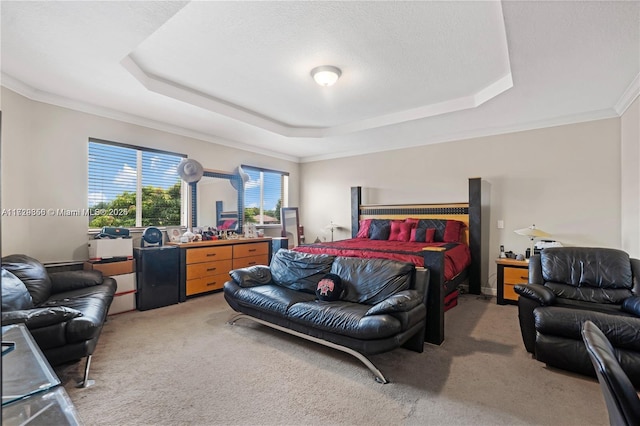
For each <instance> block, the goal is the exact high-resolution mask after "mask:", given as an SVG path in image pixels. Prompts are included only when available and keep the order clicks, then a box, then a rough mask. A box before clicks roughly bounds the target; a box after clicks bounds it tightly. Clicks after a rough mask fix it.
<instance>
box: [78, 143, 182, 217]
mask: <svg viewBox="0 0 640 426" xmlns="http://www.w3.org/2000/svg"><path fill="white" fill-rule="evenodd" d="M184 157H186V156H185V155H180V154H174V153H170V152H163V151H157V150H151V149H147V148H140V147H136V146H131V145H123V144H119V143H114V142H106V141H100V140H96V139H90V140H89V185H88V186H89V191H88V194H89V199H88V201H89V202H88V206H89V209H88V216H89V228H102V227H103V226H124V227H143V226H180V225H183V222H184V220H183V212H184V208H183V204H184V203H183V197H182V194H183V191H182V181H181V179H180V177H179V176H178V173H177V167H178V164H180V161H182V159H183V158H184Z"/></svg>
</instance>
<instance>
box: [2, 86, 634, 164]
mask: <svg viewBox="0 0 640 426" xmlns="http://www.w3.org/2000/svg"><path fill="white" fill-rule="evenodd" d="M0 77H1V79H2V80H1V83H2V86H4V87H6V88H7V89H9V90H12V91H14V92H16V93H18V94H20V95H22V96H24V97H26V98H28V99H31V100H33V101H37V102H44V103H47V104H51V105H56V106H59V107H63V108H68V109H71V110H75V111H79V112H84V113H88V114H92V115H97V116H100V117H104V118H109V119H113V120H118V121H122V122H125V123H130V124H135V125H138V126H143V127H147V128H150V129H154V130H159V131H163V132H167V133H171V134H175V135H178V136H184V137H189V138H194V139H198V140H202V141H206V142H210V143H214V144H218V145H222V146H227V147H230V148H234V149H239V150H242V151H248V152H252V153H256V154H261V155H266V156H269V157H274V158H279V159H282V160H286V161H292V162H295V163H310V162H314V161H324V160H332V159H337V158H345V157H353V156H358V155H364V154H374V153H378V152H388V151H395V150H399V149H407V148H415V147H419V146H424V145H431V144H437V143H445V142H454V141H461V140H466V139H474V138H480V137H486V136H495V135H501V134H506V133H516V132H522V131H528V130H535V129H543V128H548V127H556V126H563V125H568V124H576V123H582V122H587V121H596V120H602V119H608V118H615V117H619V116H620V115H621V113H619V112H618V111H619V108H618V105H620V104H621V101H622V100H623V99H624V100H625V102H624V103H625V105H626V106H625V107H624V109H623V110H622V112H624V110H626V108H628V106H629V105H630V104H631V103H632V102H633V101H634V100H635V98H636V97H637V96H638V91H639V90H640V88H639V87H638V83H640V78H639V77H636V79H635V80H634V81H633V82H632V84H631V85H630V86H629V89H627V90H626V91H625V95H623V97H621V101H619V102H618V103H617V104H616V106H615V107H614V108H609V109H604V110H599V111H592V112H586V113H582V114H575V115H570V116H564V117H557V118H551V119H546V120H538V121H533V122H528V123H523V124H518V125H514V126H506V127H500V128H495V127H494V128H486V129H477V130H473V131H469V132H462V133H455V134H450V135H448V136H446V137H438V138H432V139H425V140H421V141H418V142H415V143H411V144H407V145H404V146H401V147H399V146H397V145H395V146H389V147H388V148H380V149H369V150H362V149H360V150H353V151H346V152H340V153H335V154H326V155H317V156H308V157H295V156H291V155H286V154H281V153H278V152H272V151H268V150H264V149H260V148H257V147H255V146H252V145H247V144H244V143H241V142H237V141H232V140H227V139H221V138H218V137H213V136H212V135H208V134H204V133H200V132H196V131H192V130H189V129H185V128H182V127H178V126H171V125H167V124H166V123H161V122H158V121H154V120H149V119H146V118H142V117H138V116H135V115H132V114H127V113H123V112H119V111H115V110H111V109H107V108H102V107H97V106H95V105H91V104H88V103H84V102H78V101H74V100H71V99H68V98H64V97H60V96H57V95H54V94H51V93H49V92H45V91H41V90H37V89H34V88H32V87H31V86H29V85H27V84H24V83H22V82H21V81H19V80H17V79H15V78H13V77H11V76H9V75H7V74H4V73H2V74H0ZM501 81H502V80H501ZM502 84H506V82H505V81H502ZM634 90H635V95H633V93H634V92H633V91H634Z"/></svg>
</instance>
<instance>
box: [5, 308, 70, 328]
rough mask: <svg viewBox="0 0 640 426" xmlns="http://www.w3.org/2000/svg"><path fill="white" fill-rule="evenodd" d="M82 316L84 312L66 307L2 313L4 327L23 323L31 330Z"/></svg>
mask: <svg viewBox="0 0 640 426" xmlns="http://www.w3.org/2000/svg"><path fill="white" fill-rule="evenodd" d="M80 316H82V312H80V311H78V310H75V309H73V308H68V307H66V306H53V307H50V308H36V309H24V310H19V311H9V312H3V313H2V325H10V324H19V323H23V324H24V325H25V326H26V327H27V328H29V329H36V328H42V327H46V326H48V325H53V324H58V323H61V322H65V321H67V320H70V319H72V318H76V317H80Z"/></svg>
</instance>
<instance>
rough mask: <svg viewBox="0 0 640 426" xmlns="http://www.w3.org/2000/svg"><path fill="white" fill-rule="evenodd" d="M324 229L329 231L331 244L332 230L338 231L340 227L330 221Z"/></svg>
mask: <svg viewBox="0 0 640 426" xmlns="http://www.w3.org/2000/svg"><path fill="white" fill-rule="evenodd" d="M324 228H325V229H330V230H331V242H333V230H334V229H339V228H340V225H336V224H335V223H333V221H331V223H329V224H328V225H327V226H325V227H324Z"/></svg>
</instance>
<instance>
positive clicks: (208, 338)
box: [56, 293, 608, 425]
mask: <svg viewBox="0 0 640 426" xmlns="http://www.w3.org/2000/svg"><path fill="white" fill-rule="evenodd" d="M232 313H233V311H232V310H231V309H230V308H229V307H228V305H227V304H226V302H225V301H224V298H223V296H222V294H220V293H217V294H213V295H208V296H203V297H199V298H196V299H191V300H189V301H187V302H186V303H181V304H179V305H173V306H169V307H165V308H160V309H154V310H151V311H145V312H131V313H125V314H120V315H115V316H112V317H110V318H109V321H108V322H107V324H106V325H105V328H104V330H103V333H102V336H101V339H100V342H99V343H98V348H97V349H96V352H95V354H94V357H93V363H92V369H91V378H93V379H95V380H96V384H95V385H94V386H93V387H90V388H87V389H76V388H75V387H74V386H73V380H74V379H75V378H78V377H80V376H81V373H82V367H83V365H84V363H83V362H81V363H77V364H72V365H67V366H62V367H59V368H57V369H56V370H57V372H58V374H59V375H60V377H61V379H62V380H63V382H64V383H65V387H66V389H67V391H68V393H69V395H70V396H71V399H72V400H73V402H74V403H75V405H76V407H77V409H78V411H79V413H80V417H81V419H82V420H83V421H84V422H85V424H86V425H212V424H223V425H236V424H238V425H271V424H287V425H301V424H305V425H306V424H348V425H365V424H366V425H398V424H403V425H405V424H406V425H414V424H415V425H417V424H421V425H424V424H430V425H438V424H459V425H479V424H480V425H518V424H540V425H588V424H600V425H604V424H608V418H607V413H606V408H605V405H604V400H603V398H602V395H601V393H600V388H599V386H598V383H597V381H596V380H595V379H592V378H588V377H582V376H577V375H573V374H570V373H565V372H562V371H559V370H555V369H550V368H547V367H545V365H544V364H541V363H539V362H537V361H535V360H533V359H531V357H530V356H529V355H528V354H527V353H526V352H525V350H524V348H523V346H522V342H521V338H520V331H519V328H518V323H517V308H516V307H515V306H498V305H496V304H495V299H486V298H483V297H479V296H473V295H463V296H461V298H460V302H459V305H458V306H457V307H455V308H454V309H452V310H451V311H449V312H447V314H446V336H447V338H446V340H445V343H444V344H443V345H441V346H433V345H425V351H424V352H423V353H421V354H419V353H415V352H411V351H408V350H405V349H398V350H395V351H393V352H390V353H386V354H381V355H376V356H373V357H371V360H372V361H373V362H374V363H375V364H376V366H377V367H378V368H380V369H381V370H382V372H383V373H384V374H385V375H386V376H387V378H388V379H389V380H390V381H391V383H389V384H385V385H382V384H379V383H377V382H375V381H374V379H373V375H372V374H371V372H370V371H369V370H368V369H367V368H366V367H365V366H364V365H363V364H361V363H360V362H359V361H358V360H356V359H355V358H353V357H351V356H350V355H347V354H344V353H342V352H339V351H336V350H333V349H329V348H325V347H323V346H320V345H317V344H314V343H311V342H307V341H305V340H302V339H299V338H295V337H293V336H289V335H286V334H284V333H281V332H278V331H275V330H272V329H269V328H267V327H264V326H261V325H257V324H255V323H252V322H249V321H241V322H239V323H238V324H236V325H233V326H231V325H228V324H227V323H226V321H227V320H228V319H229V317H230V316H231V315H232Z"/></svg>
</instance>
